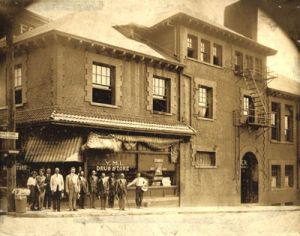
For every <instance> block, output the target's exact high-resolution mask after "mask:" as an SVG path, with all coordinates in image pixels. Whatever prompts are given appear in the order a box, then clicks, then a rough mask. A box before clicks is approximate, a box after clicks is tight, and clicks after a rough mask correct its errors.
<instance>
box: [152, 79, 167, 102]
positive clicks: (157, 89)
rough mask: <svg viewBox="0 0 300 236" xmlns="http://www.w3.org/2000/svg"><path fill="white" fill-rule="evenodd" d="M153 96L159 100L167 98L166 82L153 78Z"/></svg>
mask: <svg viewBox="0 0 300 236" xmlns="http://www.w3.org/2000/svg"><path fill="white" fill-rule="evenodd" d="M153 96H154V97H157V98H165V97H166V80H165V79H162V78H156V77H153Z"/></svg>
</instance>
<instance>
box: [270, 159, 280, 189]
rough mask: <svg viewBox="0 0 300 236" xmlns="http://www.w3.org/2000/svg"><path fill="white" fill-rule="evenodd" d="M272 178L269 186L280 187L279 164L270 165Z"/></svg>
mask: <svg viewBox="0 0 300 236" xmlns="http://www.w3.org/2000/svg"><path fill="white" fill-rule="evenodd" d="M271 168H272V179H271V181H272V182H271V187H272V188H280V186H281V181H280V179H281V166H280V165H272V167H271Z"/></svg>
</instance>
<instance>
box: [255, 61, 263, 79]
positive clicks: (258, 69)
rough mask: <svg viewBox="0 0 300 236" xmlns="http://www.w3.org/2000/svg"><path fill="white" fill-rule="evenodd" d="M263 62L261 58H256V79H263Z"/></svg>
mask: <svg viewBox="0 0 300 236" xmlns="http://www.w3.org/2000/svg"><path fill="white" fill-rule="evenodd" d="M262 72H263V71H262V60H261V59H260V58H255V76H256V78H262V75H263V74H262Z"/></svg>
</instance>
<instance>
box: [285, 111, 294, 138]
mask: <svg viewBox="0 0 300 236" xmlns="http://www.w3.org/2000/svg"><path fill="white" fill-rule="evenodd" d="M284 137H285V141H287V142H293V107H292V106H288V105H286V106H285V115H284Z"/></svg>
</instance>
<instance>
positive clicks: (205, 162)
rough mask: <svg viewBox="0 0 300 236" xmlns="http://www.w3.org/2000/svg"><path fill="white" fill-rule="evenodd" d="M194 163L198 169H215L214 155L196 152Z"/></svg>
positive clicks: (213, 153)
mask: <svg viewBox="0 0 300 236" xmlns="http://www.w3.org/2000/svg"><path fill="white" fill-rule="evenodd" d="M195 162H196V164H197V166H199V167H203V168H204V167H216V153H215V152H203V151H198V152H197V153H196V157H195Z"/></svg>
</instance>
